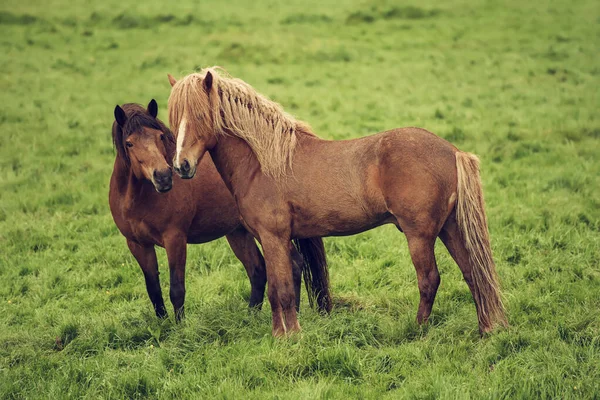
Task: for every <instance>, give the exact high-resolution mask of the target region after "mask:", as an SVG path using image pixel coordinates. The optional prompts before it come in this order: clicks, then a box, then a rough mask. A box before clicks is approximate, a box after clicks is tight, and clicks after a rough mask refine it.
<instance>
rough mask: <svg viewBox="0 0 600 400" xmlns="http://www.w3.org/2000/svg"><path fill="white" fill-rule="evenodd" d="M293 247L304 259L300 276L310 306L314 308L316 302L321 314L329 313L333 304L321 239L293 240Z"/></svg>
mask: <svg viewBox="0 0 600 400" xmlns="http://www.w3.org/2000/svg"><path fill="white" fill-rule="evenodd" d="M294 245H295V246H296V248H297V249H298V252H299V253H300V254H302V258H303V259H304V264H303V266H302V276H303V277H304V284H305V285H306V291H307V292H308V302H309V304H310V306H311V307H314V304H315V301H316V303H317V307H318V309H319V311H320V312H321V313H329V312H330V311H331V308H332V306H333V302H332V300H331V293H330V292H329V269H328V267H327V258H326V256H325V246H323V239H321V238H309V239H294Z"/></svg>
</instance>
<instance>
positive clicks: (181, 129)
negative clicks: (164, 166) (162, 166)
mask: <svg viewBox="0 0 600 400" xmlns="http://www.w3.org/2000/svg"><path fill="white" fill-rule="evenodd" d="M186 125H187V121H186V119H185V118H183V119H182V120H181V124H180V125H179V132H178V133H177V152H176V153H175V166H176V167H178V168H179V166H180V165H181V164H180V163H179V154H180V153H181V148H182V147H183V138H184V137H185V128H186Z"/></svg>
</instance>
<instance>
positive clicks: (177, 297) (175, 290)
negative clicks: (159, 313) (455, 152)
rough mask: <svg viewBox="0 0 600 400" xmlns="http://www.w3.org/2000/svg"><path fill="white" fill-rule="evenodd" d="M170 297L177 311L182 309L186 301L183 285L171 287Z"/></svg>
mask: <svg viewBox="0 0 600 400" xmlns="http://www.w3.org/2000/svg"><path fill="white" fill-rule="evenodd" d="M169 297H170V298H171V303H173V306H174V307H175V308H176V309H177V308H180V307H182V306H183V303H184V301H185V287H184V286H183V285H171V289H170V291H169Z"/></svg>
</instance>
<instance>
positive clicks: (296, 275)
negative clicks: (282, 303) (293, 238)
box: [291, 245, 304, 312]
mask: <svg viewBox="0 0 600 400" xmlns="http://www.w3.org/2000/svg"><path fill="white" fill-rule="evenodd" d="M291 255H292V276H293V279H294V293H295V294H296V312H300V286H301V284H302V266H303V265H304V257H302V254H300V253H299V252H298V250H297V249H296V247H295V246H293V245H292V246H291Z"/></svg>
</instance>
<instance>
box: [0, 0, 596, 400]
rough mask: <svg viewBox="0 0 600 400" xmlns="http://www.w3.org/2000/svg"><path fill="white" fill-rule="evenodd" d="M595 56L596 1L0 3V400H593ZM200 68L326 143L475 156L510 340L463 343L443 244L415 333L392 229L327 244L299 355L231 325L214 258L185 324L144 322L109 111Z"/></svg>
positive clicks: (264, 321) (257, 323) (203, 256)
mask: <svg viewBox="0 0 600 400" xmlns="http://www.w3.org/2000/svg"><path fill="white" fill-rule="evenodd" d="M599 49H600V4H599V3H598V2H597V1H596V0H581V1H575V2H572V1H562V2H559V1H536V2H527V1H516V0H515V1H512V0H509V1H502V2H494V1H461V0H452V1H446V2H435V1H432V0H423V1H419V2H416V1H410V2H400V1H387V0H360V1H344V2H341V1H330V0H327V1H316V0H309V1H294V2H278V1H274V0H270V1H255V2H247V1H241V0H240V1H232V2H222V1H203V2H192V1H178V2H161V1H155V0H152V1H141V2H125V1H116V0H106V1H102V2H91V3H90V2H87V1H82V0H76V1H67V0H48V1H44V2H42V1H39V2H34V1H30V0H20V1H17V0H3V1H2V3H1V4H0V53H1V55H0V66H1V71H2V73H1V74H0V82H1V92H0V96H1V98H2V107H1V108H0V124H1V125H0V126H1V128H0V129H1V132H0V398H3V399H12V398H52V399H55V398H71V397H83V398H94V399H96V398H178V399H179V398H249V399H254V398H257V399H258V398H278V399H288V398H289V399H295V398H339V399H346V398H511V399H512V398H566V399H569V398H598V397H599V396H600V371H599V369H600V267H599V263H600V113H599V111H600V90H599V89H600V57H599V55H600V53H599ZM211 65H221V66H223V67H225V68H226V69H227V70H228V71H229V72H230V73H231V74H233V75H234V76H237V77H240V78H242V79H244V80H245V81H247V82H248V83H250V84H251V85H253V86H254V87H255V88H257V90H259V91H260V92H262V93H264V94H266V95H268V96H269V97H271V98H272V99H274V100H276V101H278V102H279V103H281V104H282V105H283V106H284V108H285V109H286V110H287V111H289V112H291V113H292V114H294V115H296V116H297V117H298V118H300V119H302V120H306V121H307V122H309V123H310V124H311V125H312V126H313V128H314V130H315V132H316V133H317V134H319V135H320V136H322V137H324V138H329V139H344V138H351V137H359V136H363V135H367V134H369V133H374V132H377V131H381V130H385V129H389V128H393V127H399V126H421V127H424V128H427V129H429V130H431V131H433V132H435V133H437V134H438V135H440V136H442V137H445V138H446V139H448V140H450V141H452V142H453V143H455V144H456V145H457V146H459V147H460V148H461V149H463V150H465V151H470V152H474V153H477V154H478V155H479V156H480V157H481V160H482V179H483V184H484V190H485V195H486V201H487V213H488V218H489V223H490V229H491V235H492V245H493V250H494V254H495V258H496V261H497V268H498V272H499V274H500V277H501V280H502V283H503V288H504V298H505V302H506V305H507V310H508V316H509V321H510V327H509V328H508V329H504V330H500V331H498V332H496V333H494V334H492V335H490V336H489V337H485V338H480V337H479V334H478V330H477V319H476V314H475V307H474V305H473V301H472V298H471V295H470V293H469V291H468V288H467V285H466V284H465V283H464V281H463V280H462V276H461V274H460V271H459V269H458V267H457V266H456V265H455V264H454V262H453V261H452V260H451V258H450V257H449V256H448V254H447V252H446V250H445V248H444V247H443V246H442V245H440V244H439V243H438V247H437V248H436V254H437V256H438V264H439V268H440V271H441V275H442V284H441V286H440V289H439V292H438V296H437V300H436V303H435V306H434V310H433V313H432V317H431V322H430V324H429V325H428V326H426V327H423V328H419V327H418V326H417V325H416V323H415V322H414V319H415V315H416V310H417V303H418V298H419V294H418V288H417V282H416V276H415V272H414V268H413V266H412V264H411V262H410V258H409V254H408V250H407V246H406V240H405V238H404V236H403V235H402V234H399V233H398V232H397V231H396V230H395V228H393V227H391V226H386V227H382V228H379V229H376V230H373V231H370V232H366V233H364V234H360V235H356V236H352V237H346V238H329V239H326V241H325V244H326V248H327V252H328V256H329V262H330V268H331V281H332V291H333V294H334V297H335V302H336V305H335V309H334V311H333V313H332V314H331V316H329V317H321V316H319V315H318V314H317V313H316V312H315V311H313V310H311V309H309V308H308V304H307V301H306V296H305V295H304V296H303V305H302V311H301V314H300V322H301V324H302V327H303V333H302V335H301V337H299V338H296V339H293V340H274V339H273V338H272V337H271V327H270V309H269V306H268V304H265V306H264V308H263V310H262V311H260V312H256V313H254V312H249V311H248V310H247V306H246V304H247V298H248V297H249V283H248V280H247V278H246V275H245V272H244V270H243V268H242V266H241V264H240V263H239V262H238V260H237V259H236V258H235V257H234V256H233V254H232V252H231V250H230V249H229V247H228V246H227V243H226V242H225V241H224V240H218V241H216V242H212V243H209V244H205V245H200V246H190V248H189V256H188V268H187V271H188V273H187V299H186V307H187V310H186V311H187V315H186V320H185V322H184V323H182V324H180V325H175V323H174V322H173V321H172V319H170V320H167V321H163V322H160V321H158V320H157V319H156V318H155V317H154V313H153V311H152V307H151V304H150V301H149V299H148V298H147V294H146V290H145V286H144V283H143V276H142V273H141V271H140V269H139V267H138V265H137V264H136V262H135V260H134V259H133V257H132V256H131V255H130V253H129V251H128V250H127V247H126V244H125V240H124V239H123V237H122V236H121V235H120V233H119V232H118V231H117V229H116V227H115V226H114V223H113V221H112V218H111V215H110V212H109V209H108V200H107V197H108V195H107V192H108V181H109V177H110V173H111V170H112V164H113V161H114V151H113V148H112V143H111V138H110V128H111V124H112V121H113V108H114V106H115V104H117V103H119V104H121V103H126V102H137V103H142V104H147V103H148V101H149V100H150V99H152V98H155V99H156V100H157V101H158V103H159V107H160V114H159V116H160V117H162V118H163V119H165V118H166V102H167V98H168V95H169V91H170V86H169V84H168V81H167V78H166V74H167V73H172V74H174V75H175V76H176V77H179V76H182V75H184V74H187V73H190V72H192V71H194V70H196V69H198V68H201V67H206V66H211ZM159 262H160V268H161V272H162V274H161V278H162V285H163V293H168V289H167V288H168V279H169V274H168V273H167V271H168V270H167V268H168V267H167V265H166V257H165V256H164V251H162V250H160V251H159ZM168 305H169V310H171V308H170V303H168ZM170 315H171V318H172V311H171V312H170Z"/></svg>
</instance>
